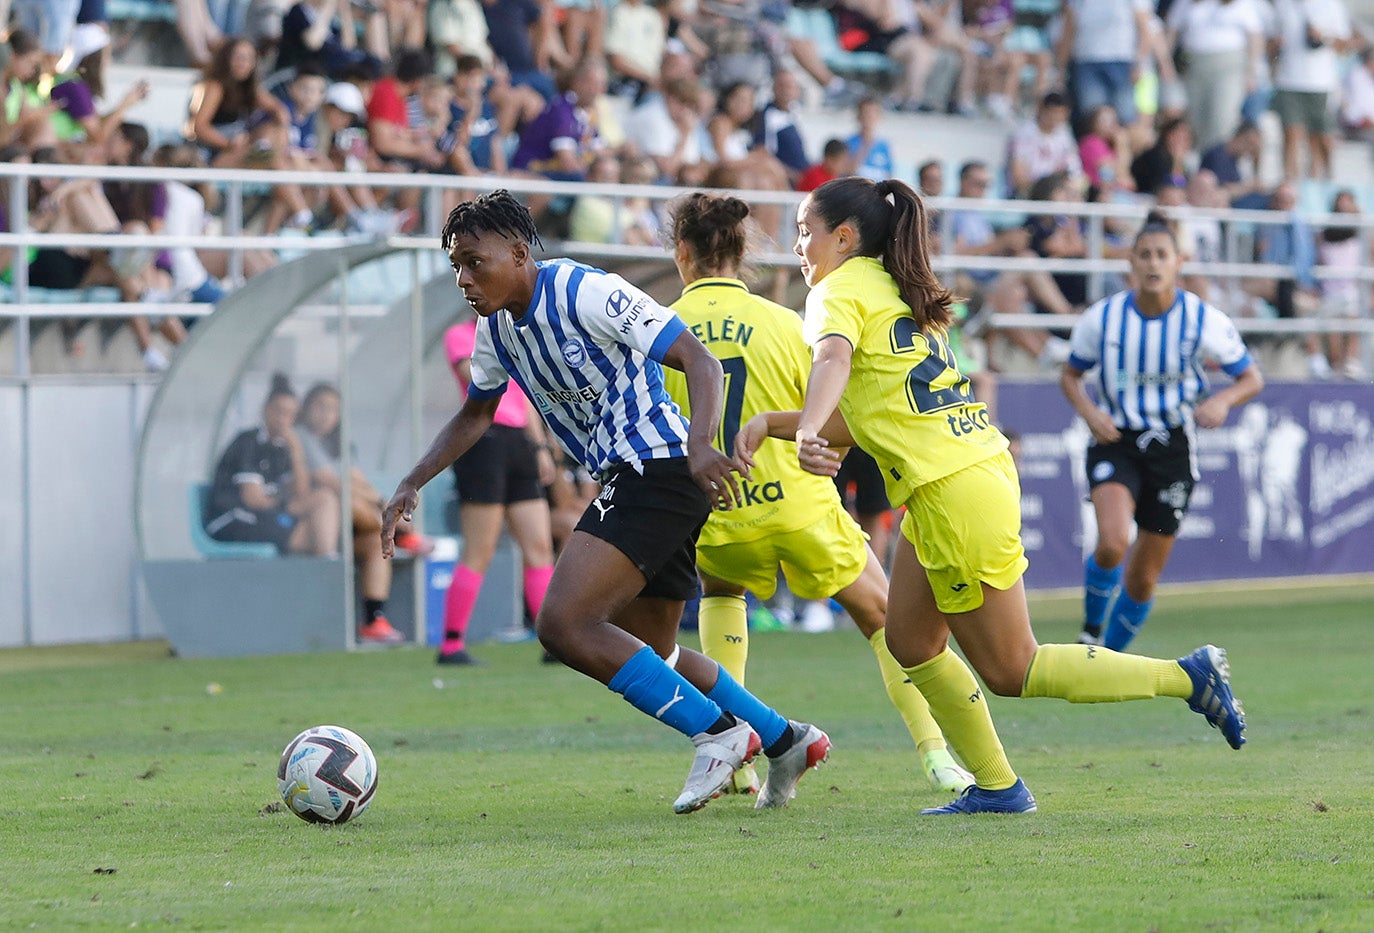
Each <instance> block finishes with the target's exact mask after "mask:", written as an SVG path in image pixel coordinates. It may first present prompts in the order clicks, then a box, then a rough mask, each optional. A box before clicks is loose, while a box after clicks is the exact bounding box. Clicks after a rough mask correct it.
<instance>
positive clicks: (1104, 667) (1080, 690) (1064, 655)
mask: <svg viewBox="0 0 1374 933" xmlns="http://www.w3.org/2000/svg"><path fill="white" fill-rule="evenodd" d="M1192 692H1193V682H1192V680H1190V679H1189V677H1188V674H1187V672H1186V671H1184V670H1183V668H1181V667H1179V664H1178V662H1177V661H1164V660H1160V659H1159V658H1144V657H1141V656H1140V655H1138V654H1120V653H1118V652H1116V651H1112V650H1111V649H1109V648H1098V647H1095V646H1093V645H1041V646H1040V647H1039V648H1037V649H1036V651H1035V655H1034V656H1033V657H1032V658H1031V663H1030V670H1028V671H1027V672H1026V684H1025V686H1024V687H1022V688H1021V695H1022V696H1024V697H1059V698H1061V699H1064V700H1068V701H1069V702H1070V703H1116V702H1119V701H1121V700H1145V699H1149V698H1150V697H1161V696H1162V697H1182V698H1183V699H1187V698H1188V697H1189V696H1191V695H1192Z"/></svg>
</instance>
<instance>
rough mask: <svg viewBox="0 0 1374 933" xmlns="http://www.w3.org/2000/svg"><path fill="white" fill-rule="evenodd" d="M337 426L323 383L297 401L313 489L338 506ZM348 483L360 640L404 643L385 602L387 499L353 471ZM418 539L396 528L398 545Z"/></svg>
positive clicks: (332, 395)
mask: <svg viewBox="0 0 1374 933" xmlns="http://www.w3.org/2000/svg"><path fill="white" fill-rule="evenodd" d="M341 423H342V419H341V417H340V411H339V390H338V389H336V388H334V387H333V386H332V385H330V384H329V383H327V382H320V383H316V384H315V385H314V386H312V387H311V388H310V391H308V392H306V393H305V398H304V399H303V400H302V401H301V406H300V414H299V416H298V417H297V418H296V430H297V432H298V435H299V437H300V445H301V452H302V454H303V458H304V460H305V469H306V470H307V472H308V473H309V476H310V482H311V487H312V490H313V491H315V492H317V493H320V494H322V495H326V494H327V495H328V496H329V497H330V498H331V499H332V500H334V501H336V502H337V501H339V500H340V499H341V497H342V496H343V483H342V480H341V479H340V477H341V476H342V475H343V460H342V449H341V442H340V428H341ZM349 480H350V483H349V496H348V500H349V506H350V508H351V509H352V512H353V516H352V522H351V527H352V531H353V560H354V561H355V562H356V563H357V564H358V589H359V590H360V591H361V592H362V597H363V618H362V624H361V625H360V626H359V628H358V638H359V639H360V640H362V641H370V642H382V643H390V642H398V641H402V640H403V637H402V635H401V633H400V632H398V631H396V629H394V628H393V627H392V625H391V622H390V621H388V620H387V617H386V601H387V599H388V598H390V596H391V561H389V560H386V559H385V558H384V557H383V556H382V535H381V530H382V506H384V505H385V504H386V499H385V498H384V497H383V496H382V494H381V493H380V492H378V491H377V489H376V487H374V486H373V485H372V484H371V483H370V482H368V480H367V477H366V476H364V475H363V472H362V470H359V469H358V468H357V467H354V468H353V469H352V470H351V471H350V473H349ZM417 541H418V536H417V535H416V534H415V532H414V530H413V529H412V528H411V527H410V526H408V525H404V526H402V528H399V529H397V541H396V543H397V546H398V547H404V545H405V544H406V543H411V544H414V543H416V542H417Z"/></svg>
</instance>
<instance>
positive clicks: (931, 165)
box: [916, 159, 945, 210]
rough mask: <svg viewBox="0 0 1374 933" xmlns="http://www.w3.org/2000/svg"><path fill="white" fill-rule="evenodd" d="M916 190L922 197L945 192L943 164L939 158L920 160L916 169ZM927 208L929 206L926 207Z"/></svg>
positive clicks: (936, 195)
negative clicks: (926, 160)
mask: <svg viewBox="0 0 1374 933" xmlns="http://www.w3.org/2000/svg"><path fill="white" fill-rule="evenodd" d="M916 190H917V191H919V192H920V193H921V197H923V198H938V197H940V196H941V195H943V194H944V193H945V166H944V163H942V162H941V161H940V160H939V159H931V160H930V161H928V162H922V163H921V165H920V167H919V168H917V169H916ZM927 210H929V208H928V207H927Z"/></svg>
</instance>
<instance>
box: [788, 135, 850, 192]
mask: <svg viewBox="0 0 1374 933" xmlns="http://www.w3.org/2000/svg"><path fill="white" fill-rule="evenodd" d="M852 164H853V159H851V158H850V157H849V146H847V145H845V141H844V140H843V139H828V140H826V143H825V148H824V149H822V150H821V160H820V161H819V162H817V163H816V164H815V165H813V166H811V167H810V168H808V169H807V170H806V171H804V172H802V173H801V177H800V178H798V179H797V190H798V191H815V190H816V189H817V188H819V187H820V186H821V185H823V184H825V183H826V182H828V181H830V180H831V179H834V178H840V177H842V176H844V175H848V174H850V166H851V165H852Z"/></svg>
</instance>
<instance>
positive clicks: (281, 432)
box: [205, 373, 340, 557]
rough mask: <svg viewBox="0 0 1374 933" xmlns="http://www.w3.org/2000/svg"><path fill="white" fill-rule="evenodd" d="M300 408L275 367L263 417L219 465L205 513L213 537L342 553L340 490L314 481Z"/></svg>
mask: <svg viewBox="0 0 1374 933" xmlns="http://www.w3.org/2000/svg"><path fill="white" fill-rule="evenodd" d="M299 413H300V402H299V401H298V400H297V398H296V393H295V391H293V390H292V388H291V383H290V381H289V380H288V379H287V378H286V377H285V376H283V375H281V374H280V373H278V374H276V375H275V376H273V377H272V388H271V390H270V391H269V392H268V395H267V401H266V403H265V404H264V405H263V408H262V425H261V426H260V427H255V428H249V429H247V430H246V431H242V432H240V433H239V434H238V435H237V436H235V437H234V439H233V440H232V441H230V442H229V446H228V447H227V448H225V451H224V453H223V454H221V455H220V458H219V463H218V464H217V465H216V466H215V475H214V480H213V482H212V483H211V487H210V503H209V508H208V509H207V510H206V513H205V514H206V519H205V531H206V533H208V534H209V535H210V537H212V538H214V539H215V540H217V541H258V542H266V543H268V544H272V545H275V546H276V548H277V553H279V554H308V555H312V556H317V557H322V556H330V555H336V554H338V552H339V510H340V507H339V498H338V496H337V495H335V494H333V493H331V492H329V491H328V490H326V489H323V488H316V487H312V485H311V481H310V469H309V467H307V466H306V463H305V449H304V447H303V446H302V444H301V439H300V435H299V434H297V433H296V416H297V415H298V414H299Z"/></svg>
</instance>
